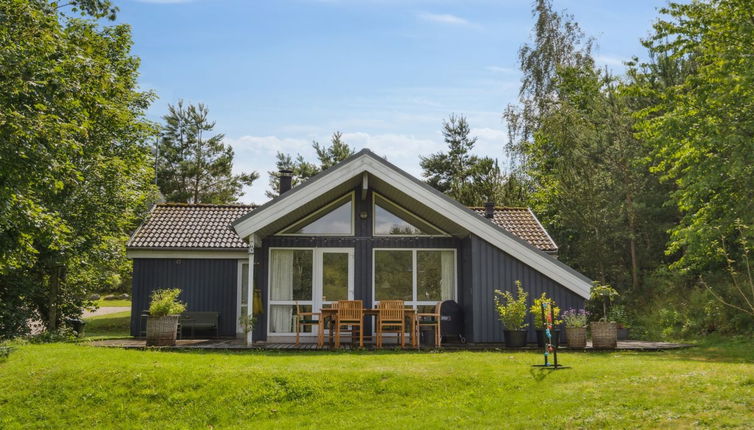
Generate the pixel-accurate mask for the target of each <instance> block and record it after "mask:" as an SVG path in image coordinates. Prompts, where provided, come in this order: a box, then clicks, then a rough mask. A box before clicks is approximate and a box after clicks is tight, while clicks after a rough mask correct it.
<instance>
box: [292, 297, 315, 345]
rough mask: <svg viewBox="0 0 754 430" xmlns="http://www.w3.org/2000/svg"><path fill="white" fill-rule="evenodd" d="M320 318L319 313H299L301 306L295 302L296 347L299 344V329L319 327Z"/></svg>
mask: <svg viewBox="0 0 754 430" xmlns="http://www.w3.org/2000/svg"><path fill="white" fill-rule="evenodd" d="M315 317H316V319H315ZM320 318H321V315H320V314H319V312H301V306H299V304H298V302H296V316H295V319H296V346H298V345H299V343H300V333H301V327H304V326H309V327H314V326H319V319H320Z"/></svg>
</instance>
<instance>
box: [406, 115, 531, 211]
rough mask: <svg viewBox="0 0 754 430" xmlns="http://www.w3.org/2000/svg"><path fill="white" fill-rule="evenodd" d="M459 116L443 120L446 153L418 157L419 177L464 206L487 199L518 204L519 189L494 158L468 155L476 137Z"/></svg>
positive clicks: (473, 204)
mask: <svg viewBox="0 0 754 430" xmlns="http://www.w3.org/2000/svg"><path fill="white" fill-rule="evenodd" d="M470 132H471V128H470V126H469V123H468V121H467V120H466V118H465V117H464V116H463V115H458V116H456V115H455V114H453V115H450V117H448V120H447V121H443V130H442V134H443V137H444V139H445V143H446V144H447V147H448V151H447V152H438V153H435V154H431V155H429V156H428V157H420V159H421V161H420V165H421V167H422V169H423V172H422V176H424V177H425V178H426V181H427V183H428V184H429V185H431V186H433V187H434V188H435V189H437V190H438V191H441V192H443V193H445V194H447V195H448V196H450V197H452V198H454V199H455V200H458V201H459V202H461V203H463V204H465V205H468V206H481V205H483V204H484V203H485V202H487V201H493V202H496V203H498V204H511V202H513V201H515V202H516V203H518V201H519V197H520V195H517V193H518V192H519V191H521V190H520V189H518V187H517V186H516V183H515V178H513V177H508V178H506V176H505V175H504V174H503V172H502V171H501V169H500V166H499V165H498V162H497V160H494V159H492V158H489V157H479V156H476V155H473V154H472V151H473V149H474V144H476V140H477V138H476V137H470V136H469V134H470Z"/></svg>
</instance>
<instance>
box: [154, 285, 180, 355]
mask: <svg viewBox="0 0 754 430" xmlns="http://www.w3.org/2000/svg"><path fill="white" fill-rule="evenodd" d="M180 294H181V290H179V289H178V288H172V289H167V290H155V291H153V292H152V301H151V303H150V304H149V317H148V318H147V346H174V345H175V338H176V336H177V334H178V318H179V317H180V315H181V313H183V311H185V310H186V305H185V304H184V303H181V302H180V301H178V296H179V295H180Z"/></svg>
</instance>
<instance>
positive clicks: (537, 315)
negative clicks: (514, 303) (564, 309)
mask: <svg viewBox="0 0 754 430" xmlns="http://www.w3.org/2000/svg"><path fill="white" fill-rule="evenodd" d="M543 303H547V304H548V305H549V306H548V307H547V309H548V310H547V313H548V314H549V312H550V310H549V309H550V306H552V314H553V317H554V320H553V322H552V325H553V328H554V327H557V326H559V325H560V324H562V323H563V321H561V320H559V319H558V317H559V316H560V308H559V307H558V306H557V305H556V304H555V300H553V299H551V298H549V297H547V293H542V295H541V296H539V297H538V298H536V299H534V302H533V303H532V305H531V308H529V312H530V313H531V314H532V315H533V316H534V328H535V330H536V334H537V346H538V347H540V348H544V346H545V321H546V320H547V316H545V319H544V320H543V319H542V304H543ZM552 340H553V345H556V346H557V345H558V344H559V343H560V329H557V328H554V329H553V332H552Z"/></svg>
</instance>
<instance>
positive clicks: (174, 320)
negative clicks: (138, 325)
mask: <svg viewBox="0 0 754 430" xmlns="http://www.w3.org/2000/svg"><path fill="white" fill-rule="evenodd" d="M178 318H179V315H167V316H164V317H149V318H147V346H175V337H176V335H177V334H178Z"/></svg>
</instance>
